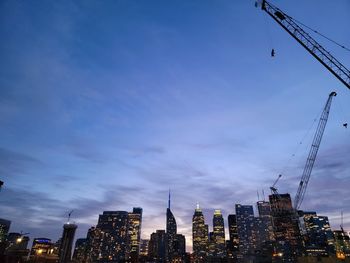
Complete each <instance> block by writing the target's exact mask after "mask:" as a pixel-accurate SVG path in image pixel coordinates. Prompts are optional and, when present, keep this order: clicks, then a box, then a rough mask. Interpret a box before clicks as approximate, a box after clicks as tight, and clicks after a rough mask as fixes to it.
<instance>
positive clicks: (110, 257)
mask: <svg viewBox="0 0 350 263" xmlns="http://www.w3.org/2000/svg"><path fill="white" fill-rule="evenodd" d="M128 219H129V213H128V212H126V211H105V212H103V214H102V215H100V216H99V219H98V224H97V226H96V228H97V231H99V232H100V234H101V238H100V243H99V244H98V249H99V255H98V260H99V262H105V261H115V262H123V261H125V260H126V259H127V256H126V253H127V242H128V230H129V227H128ZM95 249H97V248H95ZM95 254H96V253H95Z"/></svg>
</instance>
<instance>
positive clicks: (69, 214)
mask: <svg viewBox="0 0 350 263" xmlns="http://www.w3.org/2000/svg"><path fill="white" fill-rule="evenodd" d="M73 211H74V210H72V211H70V212H69V213H68V223H69V220H70V217H71V215H72V213H73Z"/></svg>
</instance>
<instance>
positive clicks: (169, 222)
mask: <svg viewBox="0 0 350 263" xmlns="http://www.w3.org/2000/svg"><path fill="white" fill-rule="evenodd" d="M176 234H177V225H176V220H175V217H174V215H173V213H172V212H171V210H170V191H169V200H168V208H167V210H166V251H165V252H166V261H167V262H171V261H172V259H173V258H174V257H175V256H178V255H177V252H178V251H176V249H175V243H176Z"/></svg>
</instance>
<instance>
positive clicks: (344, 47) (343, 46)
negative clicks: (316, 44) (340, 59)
mask: <svg viewBox="0 0 350 263" xmlns="http://www.w3.org/2000/svg"><path fill="white" fill-rule="evenodd" d="M288 17H289V18H291V19H293V20H294V21H295V22H297V23H298V24H300V25H302V26H304V27H306V28H308V29H310V30H311V31H312V32H314V33H315V34H317V35H319V36H321V37H323V38H325V39H327V40H328V41H330V42H332V43H333V44H335V45H337V46H339V47H341V48H343V49H344V50H346V51H348V52H350V48H348V47H346V46H345V45H342V44H340V43H339V42H337V41H335V40H333V39H331V38H329V37H327V36H326V35H324V34H322V33H321V32H319V31H317V30H315V29H313V28H311V27H309V26H307V25H305V24H304V23H302V22H300V21H299V20H297V19H295V18H293V17H291V16H288Z"/></svg>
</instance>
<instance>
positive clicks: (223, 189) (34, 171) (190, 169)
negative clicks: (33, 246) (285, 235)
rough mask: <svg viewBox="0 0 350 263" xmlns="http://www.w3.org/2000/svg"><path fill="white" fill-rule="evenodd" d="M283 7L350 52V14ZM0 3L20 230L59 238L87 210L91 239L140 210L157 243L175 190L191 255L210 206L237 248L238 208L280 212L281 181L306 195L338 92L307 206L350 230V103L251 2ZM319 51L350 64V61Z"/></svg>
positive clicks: (5, 204)
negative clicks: (308, 165) (325, 112)
mask: <svg viewBox="0 0 350 263" xmlns="http://www.w3.org/2000/svg"><path fill="white" fill-rule="evenodd" d="M274 2H275V4H276V5H278V6H279V7H280V8H281V9H283V10H285V11H286V12H288V13H289V14H290V15H291V16H293V17H295V18H297V19H300V20H301V21H303V22H305V23H306V24H307V25H310V26H312V27H315V28H317V29H318V30H320V32H322V33H325V34H326V35H330V36H331V37H332V38H334V39H336V40H337V41H338V42H340V43H345V44H346V45H347V46H349V44H348V43H350V36H349V34H348V26H347V25H349V24H350V17H349V16H348V14H349V13H350V3H349V1H346V0H341V1H337V3H334V2H333V3H331V1H321V2H322V3H320V1H316V0H312V1H308V2H307V3H304V2H305V1H301V0H298V1H293V3H287V2H279V1H274ZM1 6H2V8H0V17H1V18H2V23H0V35H1V36H2V39H4V41H2V43H1V44H0V50H1V51H0V52H1V53H0V54H1V57H2V60H1V62H0V69H1V70H0V92H1V96H0V124H1V131H0V135H1V136H0V180H1V181H4V182H5V184H4V186H3V188H2V190H1V192H0V211H1V214H0V218H4V219H8V220H11V221H12V226H11V232H20V231H21V230H23V231H24V232H29V233H31V237H32V238H35V237H41V236H44V237H48V238H51V239H53V240H55V239H58V237H59V236H60V235H61V230H62V229H61V225H62V224H63V223H64V222H65V220H66V218H67V215H68V212H69V211H71V210H74V212H73V214H72V220H73V221H75V222H76V223H77V224H78V226H79V227H78V229H77V233H76V237H77V238H79V237H85V233H86V232H87V230H88V228H89V227H90V226H92V225H96V224H97V215H98V214H99V213H101V212H102V211H115V210H125V211H129V208H130V207H138V206H139V207H142V208H143V231H142V235H143V238H144V237H149V235H150V234H151V233H152V232H153V231H155V230H156V229H165V214H166V207H167V195H168V189H169V187H170V188H171V191H172V212H173V214H174V216H175V218H176V223H177V232H178V233H180V234H184V235H185V236H186V243H188V244H191V243H192V242H191V240H192V239H191V225H192V222H191V218H192V215H193V211H194V209H195V207H196V203H197V202H198V203H199V204H200V206H201V207H203V213H204V216H205V218H206V222H210V221H211V218H212V215H213V212H214V210H215V209H220V210H221V212H222V214H223V217H224V220H225V235H226V238H227V237H228V228H227V216H228V214H232V213H233V212H234V206H235V204H249V205H252V204H255V202H256V201H257V194H256V192H257V190H258V191H259V192H260V193H261V191H262V190H263V189H264V191H265V195H266V200H267V199H268V198H267V195H268V194H269V193H270V191H269V187H270V186H271V185H272V184H273V182H274V181H275V179H276V178H277V176H278V174H280V173H282V174H283V176H282V178H281V180H280V181H279V183H278V185H277V187H278V189H279V191H280V192H281V193H290V195H291V196H292V197H294V196H295V193H296V190H297V187H298V183H299V180H300V177H301V174H302V169H303V166H304V164H305V161H306V157H307V152H308V150H309V148H310V145H311V138H312V136H313V133H314V129H315V125H314V126H313V127H312V128H310V126H311V125H312V123H313V122H314V119H315V118H317V114H318V113H319V112H320V110H321V109H322V107H323V106H324V103H325V101H326V99H327V96H328V94H329V93H330V92H331V91H333V90H335V91H337V93H338V96H337V97H335V98H334V102H333V105H332V109H331V112H330V117H329V123H328V124H327V127H326V130H325V134H324V138H323V141H322V144H321V147H320V151H319V155H318V157H317V160H316V164H315V167H314V171H313V174H312V176H311V181H310V185H309V188H308V190H307V192H306V197H305V200H304V203H303V205H302V207H301V208H302V209H303V210H306V211H317V212H318V213H319V215H326V216H328V217H329V220H330V224H331V226H332V228H334V229H338V228H339V225H340V213H341V211H344V228H345V229H347V230H349V229H350V197H349V195H348V189H349V188H350V178H349V174H350V162H349V152H350V136H349V135H350V130H349V128H348V129H345V128H344V127H342V123H343V122H346V121H347V122H349V120H350V104H349V103H348V101H350V92H349V90H347V89H346V88H345V87H344V86H342V84H341V83H340V82H339V81H338V80H336V79H335V78H334V77H333V76H332V75H331V74H329V72H327V71H326V70H325V69H324V68H323V67H322V66H321V65H319V64H318V63H317V61H315V60H314V59H313V58H312V57H311V56H310V55H309V54H307V53H306V52H305V51H304V50H303V49H302V48H301V47H300V46H298V45H297V43H295V41H294V40H293V39H291V38H290V36H288V35H287V34H286V32H284V31H282V30H281V29H280V28H279V27H278V25H277V24H275V23H274V22H273V21H272V20H269V19H270V18H268V17H266V14H264V13H263V12H262V11H261V10H259V9H257V8H255V7H254V1H243V0H239V1H226V0H225V1H222V2H220V3H214V2H211V1H202V0H201V1H190V2H187V1H186V2H183V3H181V2H177V3H169V2H168V3H164V2H162V1H152V2H151V3H147V4H146V3H145V2H141V1H139V2H137V1H135V2H131V3H130V2H128V3H126V2H107V3H106V4H102V3H99V2H97V1H96V2H85V1H84V2H80V3H79V2H77V3H76V2H75V3H73V2H64V3H62V4H61V5H60V4H57V3H53V2H41V3H40V4H37V5H31V4H30V3H26V2H20V1H4V2H3V3H2V4H1ZM301 7H302V8H301ZM329 10H332V12H329ZM322 41H323V40H322ZM322 44H324V45H325V46H326V47H327V48H329V50H330V51H331V52H332V53H334V54H335V55H336V56H337V57H339V59H340V60H341V61H342V62H344V64H345V65H346V66H350V65H349V64H348V61H350V55H349V52H343V51H341V50H340V51H339V49H337V48H335V47H334V46H332V45H331V44H329V42H322ZM271 48H274V49H275V51H276V55H275V57H274V58H271V57H270V51H271ZM304 136H305V140H303V143H302V144H301V145H299V142H300V141H301V139H302V138H304ZM298 145H299V146H298ZM295 149H298V151H297V152H296V154H295V156H293V157H292V155H293V154H294V153H295ZM289 160H290V161H289ZM260 196H261V194H260ZM254 209H255V213H257V211H256V208H255V207H254Z"/></svg>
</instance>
